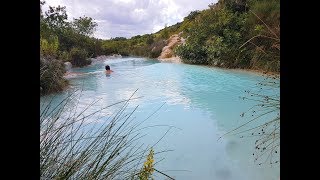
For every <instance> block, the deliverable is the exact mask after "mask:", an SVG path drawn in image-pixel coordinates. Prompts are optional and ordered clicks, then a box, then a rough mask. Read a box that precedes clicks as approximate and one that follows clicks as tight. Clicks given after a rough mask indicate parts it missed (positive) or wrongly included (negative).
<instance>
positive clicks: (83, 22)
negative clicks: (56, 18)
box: [72, 16, 98, 36]
mask: <svg viewBox="0 0 320 180" xmlns="http://www.w3.org/2000/svg"><path fill="white" fill-rule="evenodd" d="M72 26H73V28H74V29H75V31H76V32H77V33H79V34H81V35H86V36H89V35H92V34H93V32H94V31H95V28H96V27H97V26H98V24H97V23H96V22H94V21H93V19H92V18H91V17H86V16H84V17H80V18H79V19H74V20H73V22H72Z"/></svg>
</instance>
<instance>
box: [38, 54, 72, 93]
mask: <svg viewBox="0 0 320 180" xmlns="http://www.w3.org/2000/svg"><path fill="white" fill-rule="evenodd" d="M64 73H65V69H64V64H63V63H62V62H61V61H59V60H56V59H53V58H44V57H40V94H41V95H43V94H47V93H51V92H57V91H61V90H63V88H64V87H65V86H67V84H68V83H67V81H66V79H64V78H63V75H64Z"/></svg>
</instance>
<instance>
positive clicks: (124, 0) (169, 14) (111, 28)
mask: <svg viewBox="0 0 320 180" xmlns="http://www.w3.org/2000/svg"><path fill="white" fill-rule="evenodd" d="M216 1H217V0H46V5H45V6H47V5H50V6H57V5H61V6H66V9H67V14H68V17H69V20H72V19H73V18H78V17H80V16H84V15H85V16H88V17H92V18H93V19H95V20H96V22H97V23H98V28H97V31H96V33H95V37H98V38H102V39H107V38H111V37H120V36H123V37H132V36H135V35H139V34H140V35H142V34H146V33H153V32H157V31H158V30H160V29H162V28H163V27H164V26H165V24H167V25H168V26H170V25H173V24H176V23H177V22H181V21H182V20H183V18H184V17H185V16H187V15H188V14H189V13H190V12H191V11H194V10H202V9H206V8H208V5H209V4H210V3H212V2H216ZM46 9H48V8H46V7H44V11H45V10H46Z"/></svg>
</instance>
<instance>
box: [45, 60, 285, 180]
mask: <svg viewBox="0 0 320 180" xmlns="http://www.w3.org/2000/svg"><path fill="white" fill-rule="evenodd" d="M105 64H109V65H110V67H111V69H112V70H113V71H114V73H112V74H111V75H110V76H106V75H105V73H104V65H105ZM72 71H73V72H77V73H81V74H80V75H78V76H75V77H71V78H69V80H70V84H71V87H70V88H71V89H72V88H81V89H82V92H81V93H82V97H81V99H80V100H79V101H80V104H82V105H87V104H89V103H91V102H92V101H93V100H95V99H100V100H99V102H98V103H96V104H95V105H94V107H95V108H99V107H101V106H106V105H110V104H112V103H116V102H119V101H121V100H124V99H127V98H129V97H130V96H131V95H132V93H133V92H134V91H135V90H137V89H138V90H137V92H136V93H135V94H134V97H141V98H138V99H135V100H132V101H131V102H130V107H129V109H130V108H133V107H135V106H136V105H139V107H138V109H137V110H136V111H135V112H134V118H135V119H137V120H139V119H140V120H141V119H145V118H147V117H148V116H149V115H150V114H152V113H153V112H155V111H156V110H157V109H158V108H159V107H160V106H161V105H163V104H164V103H165V104H164V105H163V106H162V108H160V109H159V110H158V111H157V112H156V113H155V114H154V115H153V116H151V118H150V119H148V120H147V121H146V122H145V125H146V126H148V125H166V126H158V127H155V128H150V129H149V128H146V129H145V133H146V135H147V136H145V137H144V138H143V139H142V140H143V142H144V143H145V144H151V145H152V144H155V143H156V142H157V141H158V140H159V139H160V138H161V137H162V136H163V135H164V133H166V132H167V130H168V125H170V126H174V128H171V129H170V130H169V131H168V133H167V134H166V135H165V136H164V137H163V139H162V140H161V141H160V142H159V143H158V144H156V146H155V147H154V149H155V151H162V150H168V149H170V150H173V151H169V152H166V153H161V154H159V155H155V161H156V162H157V161H160V160H161V159H162V158H165V159H163V160H161V162H159V163H157V164H156V168H157V169H158V170H161V171H163V172H165V173H167V174H168V175H170V176H172V177H175V178H176V179H183V180H189V179H202V180H207V179H216V180H220V179H221V180H229V179H230V180H272V179H279V176H280V166H279V164H278V165H273V166H270V164H262V165H260V166H259V165H257V164H255V163H254V158H253V156H252V153H253V151H254V141H255V139H254V138H252V137H250V138H240V137H239V136H236V135H234V136H232V135H230V136H224V137H222V138H221V139H219V137H220V136H221V135H222V134H224V133H226V132H228V131H230V130H231V129H233V128H235V127H237V126H238V125H240V124H241V123H243V122H245V119H244V118H241V117H240V114H241V113H242V112H244V111H246V110H248V109H249V108H250V107H252V106H253V105H255V104H256V102H251V101H245V100H243V99H240V98H239V96H244V95H245V93H244V91H245V90H251V91H258V90H259V89H260V88H259V87H258V86H257V85H256V84H257V83H258V82H260V81H262V80H263V77H262V76H260V75H257V74H254V73H250V72H244V71H235V70H224V69H218V68H212V67H211V68H210V67H204V66H195V65H186V64H174V63H160V62H159V61H157V60H150V59H144V58H133V57H130V58H120V59H106V60H105V61H104V62H100V63H99V62H98V63H96V64H94V65H91V66H88V67H85V68H73V69H72ZM265 93H279V88H276V89H272V90H271V91H268V92H265ZM66 94H67V91H65V92H62V93H57V94H54V95H55V96H56V99H59V98H60V99H62V98H63V97H65V96H66ZM50 96H52V95H50ZM42 99H44V98H42ZM116 108H117V107H111V108H108V110H106V111H105V114H106V115H108V114H111V113H113V112H115V111H116ZM218 139H219V140H218ZM155 178H156V179H165V177H164V176H161V175H159V174H156V173H155Z"/></svg>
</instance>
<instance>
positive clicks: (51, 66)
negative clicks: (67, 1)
mask: <svg viewBox="0 0 320 180" xmlns="http://www.w3.org/2000/svg"><path fill="white" fill-rule="evenodd" d="M44 4H45V2H44V1H40V37H41V38H40V55H41V57H42V60H41V59H40V61H42V62H41V64H42V65H43V67H40V68H42V69H41V73H42V76H41V77H42V78H41V79H42V80H41V86H42V94H45V93H48V92H51V91H59V90H61V89H62V87H63V86H65V85H66V84H67V83H65V80H64V79H63V72H64V66H63V65H61V64H62V63H63V62H65V61H71V63H72V64H73V65H74V66H80V67H82V66H85V65H88V64H90V61H89V60H87V59H88V58H89V57H95V56H98V55H102V54H103V49H102V41H101V40H99V39H96V38H93V37H89V35H92V34H93V32H94V31H95V28H96V26H97V23H95V22H94V20H93V19H92V18H90V17H86V16H84V17H80V18H77V19H74V20H73V22H68V21H67V18H68V16H67V11H66V7H62V6H58V7H51V6H50V7H49V10H47V11H46V12H45V13H44V14H43V12H42V6H43V5H44ZM44 59H47V60H44ZM48 59H54V60H50V61H49V60H48ZM59 64H60V65H59ZM44 67H45V68H44ZM43 68H44V69H45V71H43V70H44V69H43ZM54 72H57V73H54ZM50 76H53V77H50Z"/></svg>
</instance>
